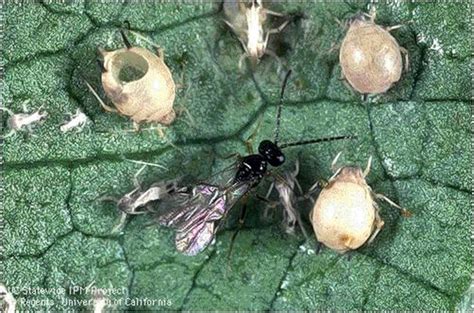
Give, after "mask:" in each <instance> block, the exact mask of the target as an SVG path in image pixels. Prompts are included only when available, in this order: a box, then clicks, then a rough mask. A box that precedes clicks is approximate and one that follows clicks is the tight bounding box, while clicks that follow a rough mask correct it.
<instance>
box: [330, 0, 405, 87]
mask: <svg viewBox="0 0 474 313" xmlns="http://www.w3.org/2000/svg"><path fill="white" fill-rule="evenodd" d="M375 17H376V12H375V7H374V6H373V7H372V8H371V12H370V14H366V13H362V14H358V15H357V16H356V17H354V18H353V19H351V21H350V22H349V23H350V24H349V29H348V31H347V33H346V36H345V38H344V40H343V41H342V44H341V48H340V51H339V62H340V64H341V68H342V74H343V77H344V78H345V79H346V80H347V82H348V83H349V84H350V85H351V86H352V88H354V89H355V90H356V91H358V92H360V93H362V94H378V93H384V92H386V91H387V90H388V89H390V87H392V86H393V84H395V83H396V82H398V81H399V80H400V77H401V74H402V69H403V61H402V54H404V56H405V69H406V70H407V69H408V52H407V50H406V49H404V48H402V47H400V46H399V44H398V42H397V41H396V40H395V38H393V36H392V35H391V34H390V31H391V30H394V29H397V28H400V27H401V25H396V26H391V27H382V26H379V25H377V24H376V23H375Z"/></svg>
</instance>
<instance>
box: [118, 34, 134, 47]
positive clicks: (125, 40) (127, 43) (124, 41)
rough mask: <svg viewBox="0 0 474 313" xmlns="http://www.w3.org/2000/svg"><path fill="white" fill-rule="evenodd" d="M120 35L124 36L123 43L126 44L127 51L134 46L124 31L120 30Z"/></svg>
mask: <svg viewBox="0 0 474 313" xmlns="http://www.w3.org/2000/svg"><path fill="white" fill-rule="evenodd" d="M120 35H122V40H123V43H124V44H125V46H126V47H127V49H130V48H132V45H131V44H130V41H129V40H128V38H127V35H125V32H124V31H123V29H121V30H120Z"/></svg>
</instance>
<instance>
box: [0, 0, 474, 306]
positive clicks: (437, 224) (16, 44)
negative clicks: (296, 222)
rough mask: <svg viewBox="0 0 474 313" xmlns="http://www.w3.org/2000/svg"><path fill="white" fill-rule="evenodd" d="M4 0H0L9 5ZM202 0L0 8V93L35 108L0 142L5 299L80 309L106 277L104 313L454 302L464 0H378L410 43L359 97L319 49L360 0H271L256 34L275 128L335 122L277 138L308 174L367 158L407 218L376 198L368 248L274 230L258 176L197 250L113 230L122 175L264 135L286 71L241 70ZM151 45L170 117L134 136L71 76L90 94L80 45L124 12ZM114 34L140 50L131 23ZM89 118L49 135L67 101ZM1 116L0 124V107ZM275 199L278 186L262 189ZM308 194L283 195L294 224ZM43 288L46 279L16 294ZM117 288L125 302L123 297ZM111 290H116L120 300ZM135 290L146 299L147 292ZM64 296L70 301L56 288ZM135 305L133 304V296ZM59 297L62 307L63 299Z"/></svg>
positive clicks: (463, 269)
mask: <svg viewBox="0 0 474 313" xmlns="http://www.w3.org/2000/svg"><path fill="white" fill-rule="evenodd" d="M7 2H8V1H7ZM218 7H219V5H218V3H213V2H210V1H209V2H207V1H205V2H203V3H200V4H197V3H196V4H176V3H169V4H137V3H135V4H133V3H124V4H122V3H118V2H117V3H110V4H101V3H99V2H98V1H91V2H83V1H76V2H74V4H59V3H48V2H41V3H40V2H38V3H36V4H33V3H31V4H23V5H20V4H13V3H7V4H6V5H4V13H3V15H4V25H5V27H4V39H3V40H4V44H3V56H2V60H3V63H4V78H5V79H4V84H3V88H2V98H3V103H4V104H5V105H6V106H7V107H8V108H10V109H11V110H12V111H13V112H21V110H22V103H23V102H24V101H26V100H30V103H29V104H28V109H29V111H30V112H33V111H34V110H37V109H38V108H40V107H41V106H42V108H43V110H45V111H47V112H48V114H49V115H48V118H47V119H46V120H45V121H44V123H42V124H38V125H36V126H35V127H34V128H33V132H32V133H31V134H29V133H28V132H19V133H17V134H15V135H13V136H11V137H9V138H7V139H5V141H4V150H3V159H4V172H3V182H4V188H5V191H4V199H3V218H4V221H5V229H4V232H3V234H2V237H1V240H2V242H3V247H4V250H3V252H4V254H3V255H2V256H1V263H2V264H1V266H2V270H3V271H2V276H1V278H0V280H1V281H2V283H4V284H5V285H6V286H7V287H8V288H9V289H10V290H12V292H13V295H14V297H15V298H16V300H17V308H18V309H20V310H33V311H37V310H39V309H43V310H52V311H60V310H61V311H62V310H66V309H67V310H73V311H74V310H81V309H85V310H91V306H90V304H84V303H82V304H77V303H78V302H80V301H87V300H90V299H92V297H93V294H92V293H91V292H75V291H74V287H78V286H79V287H84V288H85V287H86V286H94V287H97V288H105V289H109V290H114V291H115V293H110V294H107V295H106V298H107V299H108V300H110V301H111V302H113V301H115V302H113V303H115V304H111V305H110V306H109V307H108V309H109V310H113V311H115V310H127V309H128V310H151V311H155V310H174V309H182V310H191V309H195V310H197V309H199V310H237V309H241V310H270V309H272V310H284V309H299V310H324V309H333V310H378V309H394V310H421V309H424V310H434V309H442V310H455V309H466V308H468V307H469V305H470V301H471V300H470V299H471V298H470V292H469V291H468V290H469V284H470V280H471V279H470V276H471V265H472V255H471V246H470V240H469V238H470V230H471V210H470V198H471V197H470V196H471V194H470V189H471V171H470V166H471V162H472V160H471V153H470V151H469V150H470V139H471V136H472V131H471V127H470V114H471V108H470V97H471V93H470V91H471V81H470V80H471V74H470V73H471V68H470V63H471V59H472V57H471V53H472V51H471V42H470V40H469V38H470V36H471V31H470V29H471V25H470V12H471V3H470V2H469V1H465V2H462V1H457V2H456V3H454V2H451V3H449V2H448V3H446V2H439V3H435V2H417V1H416V2H409V1H390V2H387V3H381V4H379V5H378V7H377V20H376V21H377V23H378V24H381V25H389V26H392V25H397V24H403V25H404V26H403V27H402V28H400V29H398V30H395V31H393V32H392V34H393V36H394V37H395V38H396V39H397V41H398V42H399V43H400V45H401V46H402V47H405V48H406V49H407V50H408V53H409V57H410V67H409V70H408V72H406V73H403V74H402V78H401V80H400V81H399V82H398V83H397V84H396V85H395V86H394V87H393V88H391V89H390V90H389V91H388V92H387V93H385V94H382V95H378V96H373V97H370V98H369V99H368V100H367V101H362V100H361V97H360V95H357V94H356V93H354V92H352V91H351V90H350V89H349V88H348V87H347V86H346V85H345V84H344V81H342V80H341V79H340V77H341V69H340V66H339V64H338V52H337V49H336V50H335V49H332V48H333V47H334V45H336V44H337V43H340V42H341V40H342V39H343V36H344V30H343V29H342V28H341V27H340V26H339V25H338V24H337V22H336V19H338V20H341V21H342V20H344V19H345V18H348V17H350V16H351V15H353V14H354V13H356V12H357V11H359V10H363V11H367V9H368V1H363V2H361V1H358V2H357V1H344V2H343V1H327V2H324V1H318V2H317V3H310V2H309V1H291V2H289V3H286V4H285V3H283V2H276V3H274V4H273V7H272V8H273V9H274V11H276V12H293V13H294V12H303V13H304V17H303V18H300V19H297V20H296V21H295V23H291V24H290V25H289V26H288V27H287V28H286V29H285V30H284V31H283V32H282V33H281V34H279V35H275V36H274V37H273V38H272V40H270V44H269V48H270V49H272V50H274V51H275V53H276V54H277V55H278V56H279V57H280V59H281V60H282V64H283V68H291V69H293V74H292V76H291V79H290V82H289V85H288V88H287V90H286V95H285V102H284V107H283V112H282V121H281V125H282V128H281V135H280V136H281V140H282V142H283V141H297V140H303V139H310V138H321V137H327V136H336V135H349V134H351V135H357V139H354V140H340V141H333V142H327V143H321V144H317V145H306V146H303V147H294V148H288V149H286V156H287V160H288V161H287V163H286V164H285V165H284V166H283V168H282V169H278V171H285V170H292V169H293V168H294V162H295V160H296V159H298V160H299V161H300V168H301V169H302V170H301V171H300V175H299V176H298V180H299V182H300V183H301V185H302V186H303V189H305V190H307V189H308V188H309V187H310V186H311V185H312V183H314V182H315V181H316V180H318V179H327V178H329V177H330V175H331V170H330V164H331V161H332V159H333V158H334V157H335V156H336V154H337V153H338V152H342V155H341V158H340V160H339V163H340V164H365V163H366V162H367V159H368V158H369V156H372V157H373V160H374V162H373V165H372V171H371V173H370V175H369V177H368V183H369V184H370V185H371V186H372V188H373V189H374V191H376V192H379V193H384V194H385V195H387V196H388V197H389V198H391V199H393V200H394V201H396V202H397V203H399V204H400V205H402V206H403V207H406V208H408V209H409V210H410V211H411V212H412V213H413V216H412V217H411V218H405V217H402V216H400V214H399V212H398V211H397V210H394V209H393V208H391V207H390V206H388V205H386V204H382V205H381V217H382V219H383V220H384V221H385V226H384V228H383V230H382V231H381V233H380V234H379V235H378V236H377V238H376V239H375V241H374V242H373V244H371V245H369V246H364V247H362V248H361V249H358V250H356V251H354V252H352V253H351V254H350V258H349V257H348V256H347V255H339V254H337V253H335V252H333V251H331V250H329V249H322V251H321V252H320V253H319V254H316V253H315V246H316V241H315V238H314V235H313V234H312V233H311V238H310V239H309V240H306V239H305V237H304V236H303V235H302V234H301V232H297V233H296V234H295V235H289V234H286V233H285V231H284V229H283V228H282V225H281V213H282V212H281V210H282V209H281V207H279V206H276V207H269V206H268V204H267V203H264V202H262V201H259V200H258V199H257V197H255V195H256V194H262V195H264V194H265V193H266V191H267V188H268V187H269V182H268V181H267V182H265V183H262V184H261V185H260V186H259V187H258V188H257V189H256V191H255V193H253V194H252V195H251V197H250V198H249V201H248V214H247V215H248V216H247V218H246V222H245V225H244V227H243V229H242V230H241V231H240V232H239V234H238V236H237V237H236V240H235V244H234V246H233V250H232V254H231V255H230V256H229V257H228V254H229V253H228V252H229V245H230V242H231V238H232V235H233V233H234V231H235V230H236V229H237V225H238V223H237V215H238V211H239V208H237V207H236V208H234V209H233V210H232V211H233V213H232V214H231V216H229V218H228V219H227V223H226V227H225V228H224V229H222V231H220V232H219V234H218V235H217V237H216V242H215V244H214V245H212V246H210V247H209V248H208V249H206V250H205V251H204V252H203V253H201V254H199V255H197V256H195V257H187V256H183V255H181V254H179V253H178V252H176V250H175V247H174V233H173V231H172V230H169V229H166V228H162V227H158V226H149V227H147V224H149V222H150V221H149V220H148V219H147V217H146V216H139V217H135V218H131V219H130V220H129V222H128V223H127V225H126V226H125V227H124V229H123V231H122V232H121V233H120V234H119V235H117V234H112V233H111V231H112V229H113V228H114V226H116V225H117V223H118V222H119V218H120V215H119V214H118V212H117V209H116V208H115V206H114V205H113V203H108V202H103V201H100V200H99V198H101V197H103V196H118V197H120V196H121V195H123V194H124V193H126V192H128V191H130V190H131V189H132V188H133V182H132V178H133V175H134V174H135V173H136V172H137V171H138V170H139V169H140V167H141V165H140V164H136V163H133V162H130V161H128V160H140V161H143V162H149V163H155V164H159V165H160V166H159V167H156V166H154V167H153V166H148V167H147V168H146V170H145V171H144V173H143V175H141V176H139V180H140V181H141V182H143V183H144V184H145V185H146V184H151V183H152V182H154V181H157V180H163V179H171V178H174V177H185V179H187V180H189V181H197V180H198V179H204V178H206V177H209V176H210V175H211V173H215V172H217V171H219V170H221V169H223V168H224V167H225V166H227V165H228V164H229V162H231V161H230V160H229V159H226V157H227V156H228V155H230V154H232V153H236V152H238V153H240V154H242V155H244V154H246V153H247V150H246V145H245V141H246V139H247V138H248V137H249V136H250V135H251V134H252V133H253V132H254V131H255V129H258V130H257V132H256V136H255V138H254V139H253V141H252V143H253V146H254V147H255V146H256V145H257V144H258V143H259V142H260V141H261V140H263V139H271V138H272V136H273V129H274V119H275V113H276V110H275V108H276V104H277V103H278V94H279V89H280V85H281V81H282V77H283V75H284V72H283V71H279V69H278V64H277V62H276V61H275V59H274V58H272V57H268V56H266V57H264V58H263V59H262V61H261V62H260V64H259V65H258V66H257V67H256V69H255V70H254V71H253V72H250V71H248V70H246V68H247V67H245V66H244V68H243V69H239V67H238V60H239V57H240V55H241V54H242V48H241V45H240V43H239V41H238V40H237V38H236V37H235V36H233V35H232V33H231V32H230V31H229V29H228V28H227V27H226V26H225V24H224V23H223V20H222V18H223V15H222V13H221V12H219V11H218ZM125 20H127V21H129V22H130V25H131V27H132V29H133V30H135V31H137V32H139V33H140V34H142V35H143V36H145V37H147V38H149V39H150V40H151V41H153V42H155V43H156V44H158V45H160V46H161V47H162V48H163V49H164V54H165V62H166V64H167V65H168V66H169V67H170V70H171V72H172V74H173V78H174V80H175V82H176V84H177V86H179V88H178V89H177V95H176V100H175V108H176V111H177V112H178V116H177V118H176V120H175V122H174V123H173V124H172V126H171V127H169V128H167V129H163V133H162V134H160V132H158V131H157V130H156V129H151V128H152V126H153V125H145V126H144V127H143V128H144V129H143V130H142V131H140V132H138V133H137V132H134V130H133V125H132V123H131V121H130V120H129V119H127V118H126V117H123V116H120V115H117V114H111V113H107V112H105V111H103V110H102V109H101V108H100V106H99V104H98V102H97V100H96V99H95V98H94V96H93V95H92V94H91V93H90V92H89V91H88V89H87V86H86V85H85V83H84V79H86V80H87V81H89V82H90V83H91V84H92V85H93V86H94V87H95V88H96V89H97V90H98V91H99V94H100V95H101V96H102V97H104V94H103V91H102V88H101V85H100V69H99V68H98V66H97V63H96V58H97V53H96V51H97V48H98V47H101V48H104V49H107V50H113V49H117V48H121V47H123V42H122V40H121V38H120V34H119V32H118V29H119V27H121V26H122V25H123V21H125ZM130 41H131V42H132V43H133V44H135V45H137V46H142V47H146V48H148V49H150V50H153V49H154V48H153V47H152V46H150V45H149V43H147V42H146V41H144V40H143V39H141V38H139V37H136V36H133V34H131V35H130ZM77 109H80V110H81V111H82V112H84V113H85V114H86V115H87V117H88V119H89V120H90V121H89V122H88V123H87V124H86V125H85V127H84V129H83V130H82V131H81V132H76V131H70V132H66V133H63V132H61V130H60V125H62V124H63V123H64V121H67V120H69V117H68V115H67V113H71V114H73V113H75V112H76V110H77ZM5 118H6V117H4V118H3V122H4V123H5ZM272 199H273V200H275V201H276V200H277V199H278V198H277V195H276V194H273V195H272ZM310 207H311V204H310V203H309V202H302V203H301V204H300V205H299V206H298V208H299V210H300V211H301V212H302V215H303V219H304V220H305V221H306V224H305V226H306V229H307V230H308V231H309V230H310V225H309V223H308V213H309V210H310ZM35 290H43V291H44V290H46V291H45V292H34V291H35ZM124 299H128V300H129V302H128V304H124V303H125V302H124V301H125V300H124ZM121 300H123V301H122V302H121ZM147 300H149V301H147ZM74 301H77V302H74ZM133 301H135V302H133ZM71 303H76V304H71Z"/></svg>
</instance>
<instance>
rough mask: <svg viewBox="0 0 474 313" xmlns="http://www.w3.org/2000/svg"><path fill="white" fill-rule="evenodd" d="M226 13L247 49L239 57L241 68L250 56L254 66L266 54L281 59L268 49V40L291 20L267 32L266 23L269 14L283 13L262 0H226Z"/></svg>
mask: <svg viewBox="0 0 474 313" xmlns="http://www.w3.org/2000/svg"><path fill="white" fill-rule="evenodd" d="M249 4H250V5H249ZM224 14H225V15H226V18H227V19H226V20H224V22H225V23H226V24H227V25H228V26H229V27H230V28H231V29H232V31H234V33H235V34H236V35H237V37H238V38H239V41H240V42H241V44H242V47H243V48H244V50H245V52H244V53H243V54H242V56H241V57H240V59H239V68H242V64H243V61H244V60H245V58H249V59H250V62H251V64H252V66H256V65H257V64H258V63H259V62H260V59H261V58H262V57H263V56H264V55H265V54H268V55H270V56H272V57H274V58H275V59H277V60H278V61H279V58H278V56H277V55H276V54H275V52H273V51H271V50H269V49H267V45H268V40H269V38H270V35H271V34H276V33H279V32H281V31H282V30H283V29H284V28H285V27H286V26H287V25H288V23H289V22H290V21H289V20H288V21H285V22H283V24H281V25H280V26H279V27H277V28H274V29H270V30H268V31H266V32H265V29H264V25H265V21H266V19H267V15H273V16H279V17H282V16H284V15H283V14H281V13H278V12H274V11H271V10H269V9H267V8H265V7H263V4H262V1H261V0H251V1H250V3H249V2H248V1H237V0H234V1H224ZM279 63H280V62H279Z"/></svg>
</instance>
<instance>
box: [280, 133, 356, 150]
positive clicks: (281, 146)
mask: <svg viewBox="0 0 474 313" xmlns="http://www.w3.org/2000/svg"><path fill="white" fill-rule="evenodd" d="M343 139H357V136H336V137H325V138H319V139H310V140H302V141H297V142H289V143H284V144H282V145H280V148H281V149H284V148H288V147H294V146H303V145H309V144H313V143H320V142H326V141H333V140H343Z"/></svg>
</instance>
